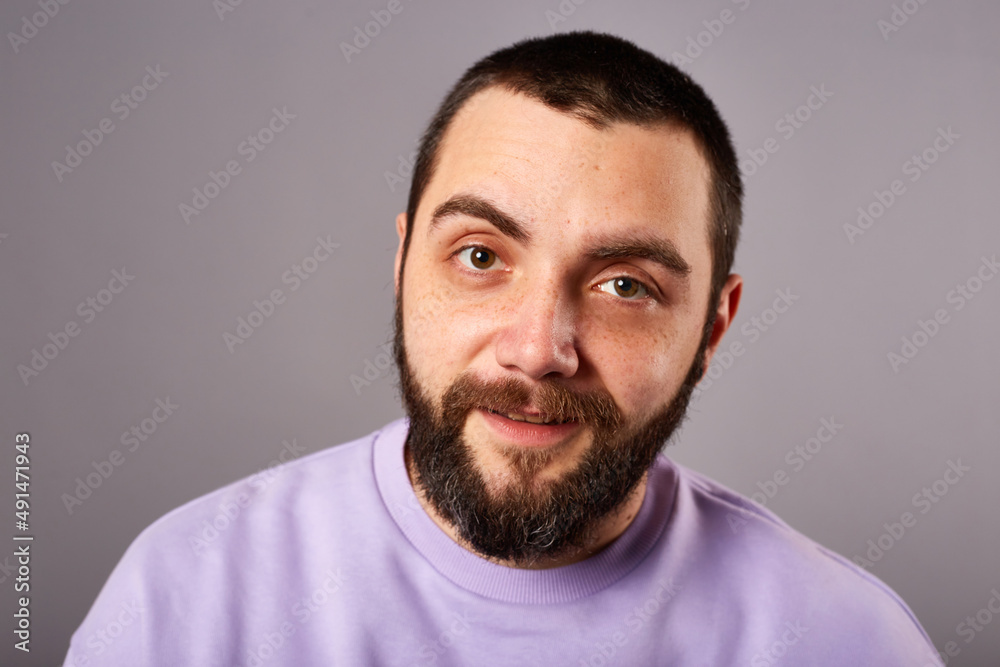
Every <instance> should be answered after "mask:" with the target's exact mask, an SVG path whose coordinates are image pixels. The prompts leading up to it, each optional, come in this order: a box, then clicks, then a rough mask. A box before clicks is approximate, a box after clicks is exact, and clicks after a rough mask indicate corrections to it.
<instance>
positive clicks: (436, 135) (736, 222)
mask: <svg viewBox="0 0 1000 667" xmlns="http://www.w3.org/2000/svg"><path fill="white" fill-rule="evenodd" d="M489 87H500V88H504V89H506V90H508V91H510V92H514V93H522V94H524V95H527V96H528V97H530V98H532V99H535V100H538V101H540V102H542V103H544V104H546V105H547V106H549V107H551V108H553V109H556V110H558V111H562V112H564V113H568V114H571V115H574V116H576V117H578V118H580V119H581V120H583V121H584V122H587V123H589V124H590V125H592V126H594V127H596V128H605V127H607V126H608V125H609V124H611V123H615V122H624V123H632V124H636V125H655V124H661V123H665V122H673V123H677V124H679V125H681V126H683V127H685V128H687V129H689V130H691V131H692V132H693V133H694V135H695V137H696V139H697V141H698V143H699V147H700V149H701V150H702V153H703V155H704V157H705V159H706V161H707V162H708V165H709V168H710V170H711V183H710V194H709V200H710V204H709V216H710V220H709V242H710V244H711V249H712V287H711V293H710V299H709V304H708V319H709V320H710V321H711V322H714V313H715V309H716V308H717V306H718V303H717V302H718V299H719V296H720V293H721V290H722V286H723V285H724V284H725V282H726V278H727V277H728V276H729V272H730V270H731V269H732V265H733V259H734V257H735V254H736V244H737V242H738V240H739V231H740V222H741V220H742V217H743V214H742V199H743V184H742V180H741V178H740V172H739V166H738V164H737V161H736V152H735V150H733V145H732V140H731V139H730V136H729V130H728V129H727V128H726V124H725V123H724V122H723V120H722V117H721V116H720V115H719V112H718V110H717V109H716V108H715V104H713V103H712V100H711V99H709V97H708V95H706V94H705V91H704V90H702V88H701V86H699V85H698V84H697V83H695V82H694V81H692V80H691V78H690V77H689V76H688V75H687V74H685V73H684V72H682V71H680V70H679V69H677V67H675V66H673V65H671V64H670V63H667V62H665V61H663V60H661V59H660V58H658V57H656V56H655V55H653V54H652V53H650V52H649V51H646V50H644V49H640V48H639V47H638V46H636V45H635V44H633V43H632V42H629V41H627V40H625V39H622V38H620V37H615V36H613V35H607V34H602V33H596V32H591V31H584V32H569V33H563V34H558V35H552V36H550V37H543V38H532V39H526V40H523V41H520V42H517V43H516V44H513V45H512V46H509V47H507V48H504V49H500V50H499V51H496V52H495V53H492V54H490V55H488V56H486V57H485V58H483V59H482V60H480V61H479V62H477V63H476V64H475V65H473V66H472V67H470V68H469V69H468V70H466V72H465V74H463V75H462V78H460V79H459V80H458V82H457V83H456V84H455V85H454V87H452V89H451V91H450V92H449V93H448V95H447V96H446V97H445V99H444V101H443V102H442V103H441V106H440V107H439V109H438V111H437V114H435V116H434V118H433V119H432V120H431V122H430V125H429V126H428V127H427V131H426V132H424V135H423V138H422V139H421V142H420V148H419V151H418V154H417V159H416V163H415V165H414V168H413V182H412V184H411V185H410V197H409V200H408V202H407V205H406V239H405V241H404V243H403V260H404V262H403V263H404V264H405V258H406V253H407V251H408V249H409V245H410V236H411V232H412V231H413V222H414V219H415V218H416V215H417V207H418V206H419V204H420V200H421V198H422V197H423V194H424V190H425V189H426V188H427V185H428V183H430V180H431V176H432V175H433V174H434V169H435V167H436V164H437V157H438V150H439V148H440V146H441V141H442V139H443V137H444V134H445V131H446V130H447V129H448V126H449V125H450V124H451V121H452V119H453V118H454V117H455V115H456V114H457V113H458V111H459V110H460V109H461V108H462V106H463V105H464V104H465V103H466V102H467V101H468V100H469V99H470V98H471V97H472V96H474V95H475V94H476V93H478V92H480V91H482V90H484V89H485V88H489ZM400 270H401V271H402V267H401V268H400ZM711 322H709V323H706V326H707V328H710V324H711Z"/></svg>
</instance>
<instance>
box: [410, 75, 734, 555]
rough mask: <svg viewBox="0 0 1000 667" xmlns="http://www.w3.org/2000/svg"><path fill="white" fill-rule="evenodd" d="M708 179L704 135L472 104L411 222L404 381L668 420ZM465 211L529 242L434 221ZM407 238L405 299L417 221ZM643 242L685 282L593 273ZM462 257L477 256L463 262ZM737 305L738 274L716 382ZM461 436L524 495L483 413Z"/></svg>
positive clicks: (700, 298) (566, 444) (542, 476)
mask: <svg viewBox="0 0 1000 667" xmlns="http://www.w3.org/2000/svg"><path fill="white" fill-rule="evenodd" d="M709 177H710V172H709V167H708V165H707V163H706V161H705V159H704V158H703V157H702V154H701V152H700V149H699V147H698V145H697V143H696V140H695V138H694V135H693V134H692V133H691V132H690V131H689V130H687V129H684V128H681V127H679V126H676V125H674V124H662V125H658V126H655V127H640V126H636V125H631V124H622V123H617V124H613V125H611V126H609V127H607V128H604V129H596V128H594V127H592V126H590V125H588V124H587V123H585V122H583V121H581V120H579V119H578V118H575V117H574V116H571V115H568V114H564V113H561V112H559V111H556V110H553V109H550V108H548V107H546V106H545V105H544V104H542V103H541V102H538V101H536V100H532V99H531V98H528V97H526V96H523V95H520V94H516V93H510V92H507V91H504V90H501V89H498V88H488V89H486V90H484V91H481V92H480V93H477V95H476V96H475V97H474V98H473V99H472V100H470V102H469V103H467V104H466V105H465V107H463V109H462V110H461V111H460V112H459V113H458V115H457V116H456V117H455V119H454V120H453V123H452V125H451V127H450V128H449V129H448V131H447V133H446V134H445V137H444V141H443V143H442V146H441V149H440V152H439V162H438V166H437V169H436V171H435V173H434V175H433V177H432V179H431V182H430V183H429V184H428V187H427V189H426V190H425V191H424V195H423V199H422V200H421V203H420V206H419V209H418V211H417V215H416V220H415V224H414V228H413V232H412V233H413V238H412V239H411V241H410V246H409V251H408V255H407V258H406V267H405V280H404V281H403V283H402V290H403V331H404V332H405V337H406V346H407V351H408V356H409V359H410V364H411V366H412V370H413V373H414V377H415V379H416V380H417V382H418V383H419V384H420V385H421V386H422V387H423V388H424V390H425V391H427V392H428V394H429V395H430V396H433V397H434V398H435V401H436V406H435V407H436V409H438V410H440V409H441V405H440V397H441V396H442V395H443V393H444V392H445V390H446V389H447V388H448V387H449V386H450V385H451V383H452V382H454V380H455V379H456V378H457V377H458V375H459V374H460V373H462V372H463V371H470V370H471V371H473V372H475V373H477V374H478V375H480V376H482V377H484V378H487V379H502V378H504V377H517V378H519V379H521V380H524V381H526V382H528V383H537V382H539V381H540V380H542V379H545V380H551V381H556V382H559V383H562V384H564V385H565V386H567V387H569V388H571V389H576V390H580V391H584V390H589V389H596V388H601V389H604V390H606V391H607V392H609V393H610V395H611V396H612V398H613V399H614V401H615V403H616V404H617V406H618V407H619V409H620V410H621V411H622V415H623V417H624V419H625V420H626V422H628V423H637V422H640V421H644V420H646V419H648V418H649V417H650V416H651V415H652V414H653V413H654V412H655V411H656V410H658V409H660V408H662V407H663V406H664V405H666V404H667V402H668V401H669V399H670V398H671V397H673V396H674V394H675V393H676V392H677V389H678V387H679V386H680V384H681V382H682V381H683V379H684V376H685V374H686V373H687V371H688V369H689V368H690V366H691V363H692V361H693V359H694V356H695V352H696V350H697V348H698V343H699V342H700V337H701V331H702V328H703V326H704V323H705V315H706V313H707V312H708V298H709V291H710V275H711V252H710V247H709V237H708V212H709ZM458 195H467V196H475V197H479V198H481V199H483V200H486V201H488V202H490V203H492V204H493V205H494V206H495V207H496V208H497V209H499V210H501V211H503V212H504V213H505V214H506V215H507V216H509V217H510V218H512V219H514V220H515V221H516V222H517V224H518V226H519V227H520V228H521V230H522V231H523V232H525V233H526V235H527V236H528V238H526V239H525V238H522V239H514V238H511V237H510V236H509V235H506V234H504V233H502V232H501V231H500V230H499V229H498V227H497V226H495V225H494V224H491V222H489V221H488V220H486V219H483V218H481V217H478V216H474V215H467V214H461V213H460V214H451V215H447V216H444V217H442V218H441V219H439V220H438V221H437V222H436V223H435V224H434V225H432V224H431V217H432V214H433V213H434V211H435V209H436V208H437V207H438V206H439V205H440V204H442V203H443V202H446V201H447V200H449V199H450V198H452V197H455V196H458ZM396 228H397V232H398V235H399V240H400V245H399V249H398V251H397V255H396V266H395V276H396V290H397V293H398V292H399V290H400V288H401V286H400V268H401V265H402V260H403V257H402V251H403V241H404V239H405V235H406V215H405V213H400V214H399V216H398V217H397V219H396ZM636 240H640V241H649V240H656V241H657V242H659V243H660V244H661V245H665V244H669V245H671V246H672V247H673V248H674V249H675V250H676V252H677V254H679V256H680V258H682V260H683V261H684V262H685V263H686V264H687V265H688V267H689V271H688V272H687V273H686V274H680V273H677V272H674V271H671V270H669V269H668V268H666V267H664V266H663V265H662V264H660V263H659V262H657V261H654V260H653V259H651V258H650V257H648V256H641V255H629V256H626V257H615V258H595V257H593V256H591V254H592V251H593V250H594V249H595V248H598V247H607V246H609V245H613V244H614V243H618V242H632V241H636ZM468 246H475V248H476V249H475V250H473V251H472V252H468V251H467V252H464V253H463V252H460V250H461V249H462V248H466V247H468ZM483 250H487V251H488V252H486V254H482V252H481V251H483ZM472 253H477V256H478V257H479V258H487V259H488V260H489V261H491V262H492V263H491V264H490V266H489V267H488V268H481V265H483V264H485V263H488V262H480V263H479V266H477V265H476V263H475V262H473V261H472V260H473V259H474V256H473V255H472ZM623 277H624V278H631V279H632V280H633V281H638V282H640V283H642V284H643V285H644V286H645V293H644V292H643V290H641V289H640V290H639V291H638V292H636V293H635V294H631V295H629V296H631V298H626V297H625V296H623V295H622V293H621V292H620V291H619V290H617V289H616V283H615V279H618V278H623ZM741 291H742V278H741V277H740V276H738V275H736V274H732V275H730V276H729V278H728V280H727V282H726V284H725V287H724V288H723V290H722V293H721V296H720V299H719V303H718V304H717V307H716V319H715V324H714V328H713V331H712V336H711V339H710V341H709V347H708V350H707V354H706V359H705V364H706V368H707V366H708V363H709V362H710V361H711V357H712V354H714V352H715V350H716V349H717V348H718V345H719V343H720V342H721V340H722V338H723V336H724V334H725V332H726V330H727V329H728V328H729V325H730V324H731V322H732V320H733V317H734V316H735V314H736V310H737V307H738V305H739V300H740V294H741ZM530 411H531V406H526V408H525V412H529V413H530ZM464 435H465V439H466V441H467V442H469V443H470V445H471V446H472V448H473V451H474V453H475V458H476V463H477V465H478V467H479V469H480V471H481V472H482V473H483V474H484V476H485V477H486V479H487V481H488V486H489V488H491V489H500V488H503V487H504V486H505V485H507V484H511V483H514V482H515V481H516V477H515V476H514V475H513V473H512V471H511V470H510V469H509V467H508V464H507V462H506V460H505V459H504V457H503V456H502V455H501V453H500V452H499V450H498V448H497V438H498V436H497V434H496V432H495V431H494V430H492V429H491V428H490V426H489V425H488V424H487V423H486V420H485V419H484V418H483V417H482V416H481V415H480V414H478V413H477V412H472V413H470V415H469V417H468V420H467V422H466V425H465V434H464ZM590 444H591V434H590V432H589V431H588V429H586V428H585V427H583V426H581V427H579V428H578V429H576V430H574V431H573V432H572V433H571V434H570V435H569V436H567V437H566V438H565V439H564V440H563V441H561V442H559V443H558V444H556V445H554V446H552V447H550V450H551V451H552V453H553V456H552V458H551V460H550V461H549V462H548V463H547V464H546V465H545V466H544V468H543V469H542V470H540V471H539V472H538V473H537V475H536V478H535V484H537V485H544V484H545V481H546V480H551V479H555V478H557V477H559V476H560V475H562V474H563V473H564V472H565V471H567V470H570V469H572V467H573V466H574V465H575V463H576V462H577V461H578V460H579V457H580V454H581V452H583V451H585V450H586V448H587V447H589V446H590ZM411 482H412V479H411ZM645 489H646V479H645V478H643V480H642V481H641V482H640V484H639V487H638V488H637V490H636V492H635V493H634V494H632V496H631V497H630V498H629V499H628V500H627V502H626V503H625V504H624V505H623V507H622V509H621V511H619V512H615V513H613V514H612V515H611V516H608V517H607V518H606V519H605V520H604V521H603V522H602V524H601V525H600V527H599V530H598V531H597V538H596V541H595V542H594V543H593V544H591V545H588V547H587V548H586V549H584V550H582V551H581V552H579V553H575V554H569V555H566V556H564V557H562V558H560V559H559V560H558V561H557V562H551V563H545V564H544V565H540V566H541V567H555V566H560V565H566V564H569V563H572V562H576V561H579V560H582V559H584V558H587V557H589V556H590V555H593V554H594V553H596V552H597V551H600V550H601V549H602V548H604V547H605V546H607V545H608V544H610V543H611V542H612V541H613V540H614V539H615V538H617V537H618V536H619V535H621V534H622V532H624V530H625V529H626V528H627V527H628V525H629V524H630V523H631V521H632V519H633V518H634V517H635V515H636V513H637V512H638V510H639V507H640V506H641V505H642V500H643V498H644V496H645ZM417 496H418V498H419V499H420V501H421V504H422V505H423V507H424V509H425V510H426V511H427V512H428V514H429V515H430V516H431V517H432V518H433V519H434V520H435V522H436V523H437V524H438V525H439V526H440V527H441V529H442V530H444V531H445V532H446V533H447V534H448V535H449V536H451V537H452V539H454V540H455V541H456V542H458V543H459V544H461V541H460V540H459V539H458V538H457V536H456V534H455V531H454V530H453V529H452V527H451V526H450V525H449V524H448V523H446V522H445V521H444V520H442V519H441V518H440V517H439V516H437V515H436V513H435V512H434V510H433V508H432V507H431V506H430V505H429V504H428V503H427V502H426V501H425V499H423V498H422V495H421V494H420V493H418V494H417ZM504 564H507V565H513V564H510V563H504Z"/></svg>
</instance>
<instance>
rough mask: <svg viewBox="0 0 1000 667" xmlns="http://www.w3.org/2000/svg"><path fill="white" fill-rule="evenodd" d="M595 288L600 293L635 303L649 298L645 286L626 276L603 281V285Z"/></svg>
mask: <svg viewBox="0 0 1000 667" xmlns="http://www.w3.org/2000/svg"><path fill="white" fill-rule="evenodd" d="M597 288H598V289H599V290H601V291H602V292H607V293H608V294H614V295H615V296H620V297H621V298H623V299H630V300H636V301H637V300H639V299H645V298H647V297H648V296H649V290H648V289H646V286H645V285H643V284H642V283H640V282H639V281H638V280H636V279H635V278H629V277H628V276H621V277H619V278H612V279H611V280H605V281H604V282H603V283H601V284H599V285H598V286H597Z"/></svg>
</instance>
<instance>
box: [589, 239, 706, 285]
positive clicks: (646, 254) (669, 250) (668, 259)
mask: <svg viewBox="0 0 1000 667" xmlns="http://www.w3.org/2000/svg"><path fill="white" fill-rule="evenodd" d="M587 256H588V257H589V258H590V259H646V260H649V261H651V262H656V263H657V264H659V265H660V266H662V267H663V268H665V269H666V270H667V271H669V272H670V273H672V274H674V275H675V276H677V277H678V278H687V277H688V276H689V275H690V274H691V265H690V264H688V263H687V261H686V260H685V259H684V258H683V257H682V256H681V253H680V252H679V251H678V250H677V246H675V245H674V244H673V243H672V242H671V241H669V240H667V239H658V238H635V239H625V240H614V241H611V242H609V243H606V244H604V245H600V246H597V247H595V248H593V249H591V250H589V251H588V252H587Z"/></svg>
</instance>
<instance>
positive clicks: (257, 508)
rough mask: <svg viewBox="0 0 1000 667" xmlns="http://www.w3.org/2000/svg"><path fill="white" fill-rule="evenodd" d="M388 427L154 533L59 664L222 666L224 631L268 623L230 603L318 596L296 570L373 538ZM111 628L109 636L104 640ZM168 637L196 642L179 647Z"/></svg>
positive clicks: (139, 543) (111, 583)
mask: <svg viewBox="0 0 1000 667" xmlns="http://www.w3.org/2000/svg"><path fill="white" fill-rule="evenodd" d="M391 426H392V425H391V424H390V425H389V426H387V427H385V428H384V429H380V430H379V431H375V432H373V433H371V434H369V435H367V436H365V437H362V438H359V439H357V440H353V441H350V442H347V443H344V444H341V445H336V446H333V447H329V448H327V449H324V450H321V451H318V452H315V453H313V454H309V455H306V456H303V457H302V458H297V459H292V460H289V461H288V462H285V463H280V464H277V465H274V466H272V467H268V468H265V469H262V470H260V471H258V472H256V473H254V474H253V475H250V476H248V477H245V478H243V479H241V480H239V481H236V482H234V483H232V484H229V485H227V486H225V487H222V488H220V489H217V490H215V491H213V492H211V493H208V494H206V495H204V496H201V497H199V498H196V499H194V500H192V501H190V502H188V503H186V504H184V505H182V506H180V507H178V508H176V509H174V510H172V511H170V512H168V513H167V514H165V515H164V516H162V517H161V518H159V519H157V520H156V521H155V522H153V523H152V524H150V525H149V526H148V527H147V528H146V529H145V530H143V531H142V532H141V533H140V534H139V535H138V537H136V539H135V540H134V541H133V542H132V544H131V545H130V546H129V547H128V549H127V550H126V551H125V553H124V555H123V556H122V558H121V560H120V561H119V562H118V564H117V565H116V567H115V569H114V571H113V572H112V573H111V575H110V576H109V578H108V580H107V582H106V583H105V585H104V587H103V589H102V590H101V592H100V594H99V595H98V597H97V600H96V601H95V602H94V604H93V606H92V607H91V609H90V611H89V612H88V614H87V617H86V619H85V620H84V622H83V624H82V625H81V626H80V627H79V629H78V630H77V631H76V633H74V635H73V638H72V643H71V649H70V654H69V655H68V656H67V661H66V664H67V665H75V667H87V665H88V664H89V665H93V664H114V665H118V664H123V665H124V664H169V662H170V660H168V659H167V658H165V657H163V656H172V658H171V659H175V660H176V661H180V662H177V663H176V664H183V663H187V664H196V663H200V664H221V663H220V662H219V660H222V661H223V662H225V660H226V659H228V658H221V657H220V656H224V655H228V654H227V653H226V650H227V647H226V646H225V645H224V643H225V642H226V641H228V639H227V637H228V635H229V634H231V633H230V631H229V630H225V629H223V628H221V627H219V624H220V623H229V624H234V625H233V627H234V628H236V627H237V626H238V627H239V628H240V631H244V630H246V629H248V628H256V627H257V626H259V627H260V628H262V631H266V630H267V629H268V628H269V624H273V622H274V619H273V618H270V617H261V618H256V617H254V616H253V615H252V614H250V613H248V611H247V610H245V609H244V608H237V607H233V604H234V601H240V600H243V601H247V600H248V599H251V598H254V599H256V598H261V599H270V600H276V599H280V598H281V596H282V595H283V594H284V593H283V591H285V590H291V589H301V588H303V586H305V587H306V588H307V589H309V587H310V586H312V587H315V584H314V583H312V582H306V583H305V584H303V582H302V581H300V579H302V578H303V577H304V576H305V575H303V574H302V572H303V571H305V572H313V573H315V572H325V570H327V569H329V566H330V564H331V563H339V562H342V561H341V560H340V558H339V555H340V554H341V553H343V552H344V551H345V550H348V549H349V548H350V544H352V543H355V542H354V541H355V540H357V539H359V536H360V535H362V534H365V533H366V531H367V533H368V534H371V533H375V532H376V531H377V530H378V527H379V526H380V525H381V524H380V522H379V519H380V517H381V516H382V514H386V513H385V509H384V506H383V505H382V503H381V501H380V500H379V495H378V491H377V489H376V485H375V482H374V473H373V469H372V448H373V444H374V443H375V441H376V440H377V439H378V438H379V437H380V435H381V434H382V432H383V431H385V430H386V429H387V428H390V427H391ZM386 516H387V514H386ZM333 525H336V530H323V528H324V527H330V526H333ZM306 543H308V544H309V549H308V550H306V549H303V548H302V545H303V544H306ZM314 561H315V563H314ZM320 562H322V563H323V564H324V566H323V567H320V566H319V565H318V564H317V563H320ZM324 576H325V575H324ZM332 576H333V577H334V578H335V579H336V577H337V576H338V573H337V572H336V568H334V572H333V575H332ZM265 607H266V605H265ZM276 618H277V617H276ZM279 620H280V619H279ZM108 623H112V624H114V625H115V630H116V634H117V636H116V637H112V636H111V634H110V633H108V632H106V628H107V625H108ZM126 625H127V626H128V627H126ZM171 636H172V637H174V639H176V637H178V636H184V637H186V638H188V639H190V640H192V641H191V642H190V643H186V644H185V645H186V646H187V648H184V646H182V645H181V644H178V643H177V642H175V641H173V640H171V639H170V637H171ZM161 637H162V639H161ZM164 642H172V643H170V644H169V645H168V644H165V643H164ZM183 651H197V652H198V654H197V655H195V654H194V653H185V652H183ZM154 656H159V657H156V658H155V659H154ZM88 661H89V662H88Z"/></svg>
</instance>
